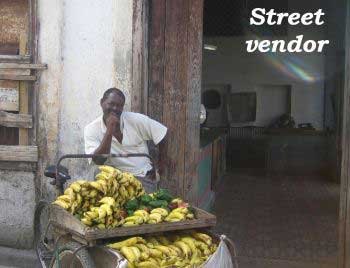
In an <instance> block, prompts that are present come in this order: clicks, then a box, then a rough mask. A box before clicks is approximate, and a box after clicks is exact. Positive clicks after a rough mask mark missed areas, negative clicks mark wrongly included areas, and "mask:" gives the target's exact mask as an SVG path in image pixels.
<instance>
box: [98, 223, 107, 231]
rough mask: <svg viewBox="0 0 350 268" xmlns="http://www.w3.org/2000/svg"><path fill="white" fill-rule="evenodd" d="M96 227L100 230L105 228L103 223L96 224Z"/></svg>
mask: <svg viewBox="0 0 350 268" xmlns="http://www.w3.org/2000/svg"><path fill="white" fill-rule="evenodd" d="M97 228H98V229H100V230H104V229H106V225H105V224H104V223H100V224H97Z"/></svg>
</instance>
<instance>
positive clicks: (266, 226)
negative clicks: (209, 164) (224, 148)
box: [214, 172, 339, 268]
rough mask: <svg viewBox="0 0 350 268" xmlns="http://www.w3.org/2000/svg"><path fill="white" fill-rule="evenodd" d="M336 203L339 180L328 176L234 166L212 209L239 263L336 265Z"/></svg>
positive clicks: (249, 266)
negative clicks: (258, 172)
mask: <svg viewBox="0 0 350 268" xmlns="http://www.w3.org/2000/svg"><path fill="white" fill-rule="evenodd" d="M338 206H339V185H337V184H335V183H333V182H329V181H327V180H326V179H322V178H318V177H296V176H294V177H285V176H256V175H249V174H247V172H245V173H242V172H240V173H238V172H230V174H228V175H227V176H226V177H225V178H224V180H223V182H222V183H221V186H220V187H219V191H218V192H217V199H216V204H215V208H214V210H215V213H216V215H217V216H218V226H217V230H218V231H219V232H220V233H225V234H227V235H228V236H229V237H231V238H232V239H233V240H234V241H235V243H236V245H237V250H238V255H239V256H241V260H240V263H241V265H240V268H242V267H243V268H255V267H266V268H270V267H271V268H274V267H283V268H284V267H286V268H287V267H297V268H304V267H305V268H307V267H310V268H311V267H322V268H323V267H325V268H334V267H335V261H336V256H337V229H338V228H337V227H338V226H337V223H338ZM281 261H282V262H284V264H283V265H282V264H281V263H280V262H281ZM313 264H315V265H313ZM321 264H322V265H321Z"/></svg>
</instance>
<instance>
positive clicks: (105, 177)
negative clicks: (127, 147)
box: [95, 172, 112, 181]
mask: <svg viewBox="0 0 350 268" xmlns="http://www.w3.org/2000/svg"><path fill="white" fill-rule="evenodd" d="M111 175H112V174H109V173H105V172H100V173H98V174H97V175H96V176H95V180H97V181H98V180H109V179H110V178H112V176H111Z"/></svg>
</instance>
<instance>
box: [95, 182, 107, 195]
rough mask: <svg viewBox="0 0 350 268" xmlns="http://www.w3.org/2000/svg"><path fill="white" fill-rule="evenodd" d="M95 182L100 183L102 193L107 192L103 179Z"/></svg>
mask: <svg viewBox="0 0 350 268" xmlns="http://www.w3.org/2000/svg"><path fill="white" fill-rule="evenodd" d="M97 183H98V184H100V185H101V187H102V189H103V193H104V194H107V192H108V185H107V182H106V181H105V180H99V181H97Z"/></svg>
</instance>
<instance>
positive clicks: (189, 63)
mask: <svg viewBox="0 0 350 268" xmlns="http://www.w3.org/2000/svg"><path fill="white" fill-rule="evenodd" d="M175 3H178V5H183V6H184V7H185V8H184V9H183V11H182V12H180V11H179V12H177V14H175V13H173V12H172V11H171V10H173V9H172V8H175V9H176V8H177V6H176V5H175ZM152 5H154V6H153V7H155V8H154V9H153V8H152V9H150V7H151V6H152ZM150 11H152V12H156V14H157V16H158V17H159V18H160V20H161V22H157V25H155V24H152V22H151V16H152V14H153V15H154V14H155V13H151V12H150ZM133 12H134V13H133V41H132V55H133V57H132V62H133V71H132V74H133V78H132V83H133V87H132V88H133V91H132V94H131V109H132V110H133V111H136V112H142V113H145V114H148V115H150V116H151V117H153V118H155V119H156V120H159V121H160V122H164V123H168V124H170V125H171V127H170V128H169V131H168V137H170V139H168V140H169V142H167V144H166V146H165V147H166V149H165V152H166V154H167V155H168V157H169V156H172V158H173V159H170V161H172V162H171V163H170V162H169V164H168V166H169V170H167V171H166V174H164V177H166V178H170V179H169V181H168V182H165V185H164V184H163V186H165V187H169V188H170V189H172V190H174V192H177V193H179V194H183V195H184V197H185V198H186V199H188V200H191V201H192V202H194V203H196V202H197V183H198V179H197V176H198V174H197V173H198V172H197V167H198V152H199V128H200V124H199V110H200V91H201V67H202V18H203V14H202V12H203V0H183V1H179V2H175V1H174V2H173V0H170V1H169V0H168V1H165V0H133ZM184 12H185V13H184ZM149 13H151V14H149ZM166 16H169V18H168V19H169V20H166V19H165V17H166ZM174 16H175V17H176V18H175V17H174ZM176 19H181V20H183V22H185V25H184V24H183V23H176ZM171 20H172V22H170V21H171ZM153 26H154V27H155V28H152V27H153ZM168 27H170V30H169V28H168ZM152 29H153V30H154V31H153V32H152ZM170 31H175V32H178V34H181V33H184V34H185V36H184V40H183V42H182V40H181V41H179V39H177V41H176V42H178V43H179V44H178V45H179V46H182V49H179V50H178V53H179V57H175V59H174V55H172V56H171V57H168V54H169V53H164V51H165V50H167V49H169V50H172V52H174V48H175V46H176V45H174V43H172V41H174V40H170V39H171V34H172V33H170ZM152 34H153V35H152ZM149 36H152V37H150V38H149ZM152 42H153V43H152ZM184 42H185V43H184ZM157 46H158V47H160V48H162V49H163V50H162V51H160V52H159V53H158V52H157V51H159V50H157ZM155 54H157V55H155ZM169 55H170V54H169ZM155 60H156V61H155ZM175 65H176V66H175ZM152 66H153V67H154V66H156V67H155V68H154V69H156V70H154V69H152ZM167 79H170V81H168V80H167ZM174 81H175V83H177V84H176V86H174V85H175V84H172V83H174ZM179 82H180V84H181V85H179V84H178V83H179ZM177 90H179V91H177ZM180 91H181V92H180ZM181 103H185V109H184V110H185V114H182V115H181V119H180V120H179V121H178V122H175V121H176V120H174V118H173V117H174V115H172V114H176V113H178V114H179V111H178V110H179V108H178V106H179V105H180V106H183V105H182V104H181ZM170 106H171V107H170ZM172 106H174V107H172ZM174 111H175V113H174ZM197 121H198V122H197ZM176 123H178V124H182V126H184V125H185V127H184V131H183V132H181V131H178V130H177V129H176V128H174V126H173V125H175V124H176ZM197 123H198V124H197ZM197 136H198V137H197ZM173 138H175V140H174V139H173ZM180 141H181V142H180ZM176 142H177V143H176ZM180 143H181V144H180ZM180 145H181V146H180ZM176 146H180V147H181V149H180V150H176ZM172 151H174V152H172ZM177 170H181V172H179V173H178V172H177ZM178 177H179V178H178ZM174 178H176V180H174ZM163 181H164V180H163ZM167 183H169V185H168V184H167Z"/></svg>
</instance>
